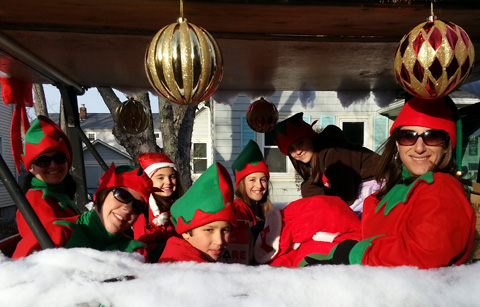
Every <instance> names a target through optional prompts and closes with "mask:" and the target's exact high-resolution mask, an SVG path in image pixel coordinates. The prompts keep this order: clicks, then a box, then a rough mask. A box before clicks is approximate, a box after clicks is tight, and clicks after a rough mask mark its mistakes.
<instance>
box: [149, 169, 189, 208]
mask: <svg viewBox="0 0 480 307" xmlns="http://www.w3.org/2000/svg"><path fill="white" fill-rule="evenodd" d="M172 169H173V170H174V171H175V178H176V180H177V181H176V183H175V191H174V192H173V193H172V195H170V196H169V197H164V196H160V195H156V194H155V193H152V196H153V198H154V199H155V202H156V203H157V206H158V209H159V210H160V211H161V212H166V211H170V207H172V204H173V203H174V202H175V201H176V200H177V199H179V198H180V197H182V195H183V194H184V193H185V192H184V190H183V185H182V182H181V180H180V173H179V172H178V171H177V170H176V169H174V168H172ZM157 171H158V170H157ZM157 171H155V172H157Z"/></svg>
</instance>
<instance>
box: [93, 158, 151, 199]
mask: <svg viewBox="0 0 480 307" xmlns="http://www.w3.org/2000/svg"><path fill="white" fill-rule="evenodd" d="M115 187H119V188H121V187H125V188H130V189H132V190H134V191H136V192H138V193H140V194H141V195H142V198H143V201H144V202H145V203H146V204H148V198H149V197H150V193H151V192H152V187H153V182H152V180H151V179H150V178H148V176H147V174H145V172H144V171H143V168H141V167H138V166H131V165H121V166H119V167H115V164H114V163H112V164H111V165H110V168H109V169H108V170H107V171H106V172H105V173H104V174H103V175H102V177H100V186H99V187H98V189H97V190H96V191H95V194H94V195H93V200H95V199H96V198H97V195H98V193H99V192H100V191H102V190H105V189H107V188H115Z"/></svg>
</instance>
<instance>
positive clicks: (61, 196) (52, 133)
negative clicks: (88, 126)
mask: <svg viewBox="0 0 480 307" xmlns="http://www.w3.org/2000/svg"><path fill="white" fill-rule="evenodd" d="M24 149H25V150H24V153H23V155H21V156H19V157H18V159H20V160H21V162H22V163H23V165H24V166H25V169H26V170H27V171H28V172H29V173H28V175H27V176H26V177H25V179H24V180H23V182H22V184H21V188H22V190H23V191H24V193H25V196H26V198H27V200H28V201H29V202H30V204H31V206H32V208H33V210H34V211H35V213H36V214H37V216H38V218H39V219H40V222H41V223H42V224H43V226H44V227H45V229H46V230H47V232H48V233H49V234H50V236H51V237H52V240H53V242H54V243H55V244H58V243H60V242H59V240H60V238H58V237H55V236H53V231H52V229H51V228H52V222H53V221H55V220H56V219H58V218H67V217H71V216H75V215H78V214H79V213H80V210H79V209H78V207H77V205H76V204H75V202H74V201H73V198H74V194H75V190H76V189H75V181H74V180H73V178H72V176H71V175H70V173H69V172H68V171H69V169H70V167H71V165H72V147H71V145H70V142H69V140H68V138H67V136H66V135H65V134H64V133H63V131H62V130H61V129H60V128H59V127H58V126H57V125H56V124H55V123H54V122H53V121H51V120H50V119H49V118H47V117H45V116H38V118H37V119H35V120H34V121H33V122H32V124H31V126H30V128H29V129H28V131H27V132H26V134H25V147H24ZM16 163H20V161H18V160H17V161H16ZM18 165H19V164H18ZM17 226H18V231H19V233H20V236H21V237H22V239H21V240H20V242H19V243H18V244H17V247H16V250H15V253H14V254H13V256H12V257H13V258H20V257H24V256H25V255H27V254H30V253H32V252H34V251H37V250H41V247H40V245H39V243H38V241H37V239H36V238H35V236H34V234H33V232H32V231H31V230H30V227H29V226H28V224H27V222H26V221H25V219H24V218H23V216H22V214H21V213H20V211H19V210H17Z"/></svg>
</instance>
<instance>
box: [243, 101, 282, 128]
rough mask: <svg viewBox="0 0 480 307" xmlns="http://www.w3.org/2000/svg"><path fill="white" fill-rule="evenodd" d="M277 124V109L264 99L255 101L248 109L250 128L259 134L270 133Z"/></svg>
mask: <svg viewBox="0 0 480 307" xmlns="http://www.w3.org/2000/svg"><path fill="white" fill-rule="evenodd" d="M277 122H278V111H277V108H276V107H275V105H274V104H273V103H271V102H270V101H267V100H265V99H263V97H262V98H260V99H259V100H256V101H254V102H253V103H252V104H251V105H250V106H249V107H248V109H247V123H248V126H250V128H252V129H253V130H255V131H257V132H260V133H266V132H269V131H270V130H272V129H273V126H275V124H276V123H277Z"/></svg>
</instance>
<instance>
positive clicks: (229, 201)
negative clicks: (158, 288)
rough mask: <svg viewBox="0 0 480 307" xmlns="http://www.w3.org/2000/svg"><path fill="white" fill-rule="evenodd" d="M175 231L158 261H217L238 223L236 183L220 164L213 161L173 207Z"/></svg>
mask: <svg viewBox="0 0 480 307" xmlns="http://www.w3.org/2000/svg"><path fill="white" fill-rule="evenodd" d="M171 213H172V222H173V224H174V225H175V231H176V232H177V233H178V234H179V235H180V236H181V237H171V238H170V239H168V241H167V245H166V247H165V250H164V251H163V253H162V256H161V257H160V259H159V261H158V262H174V261H195V262H216V261H217V260H218V259H219V258H220V256H221V255H222V253H223V252H224V250H225V248H226V245H227V244H228V242H229V239H230V238H229V237H230V232H231V231H232V228H233V227H234V226H235V224H236V218H235V210H234V204H233V186H232V180H231V179H230V175H229V174H228V172H227V170H226V169H225V167H224V166H223V165H221V164H220V163H218V162H217V163H214V164H212V165H211V166H210V167H209V168H208V169H207V170H206V171H205V172H204V173H203V174H202V175H201V176H200V177H199V178H198V179H197V181H195V183H194V184H193V185H192V186H191V187H190V189H189V190H188V191H187V192H186V193H185V194H184V195H183V196H182V197H180V198H179V199H178V200H177V201H176V202H175V203H174V204H173V205H172V208H171Z"/></svg>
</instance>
